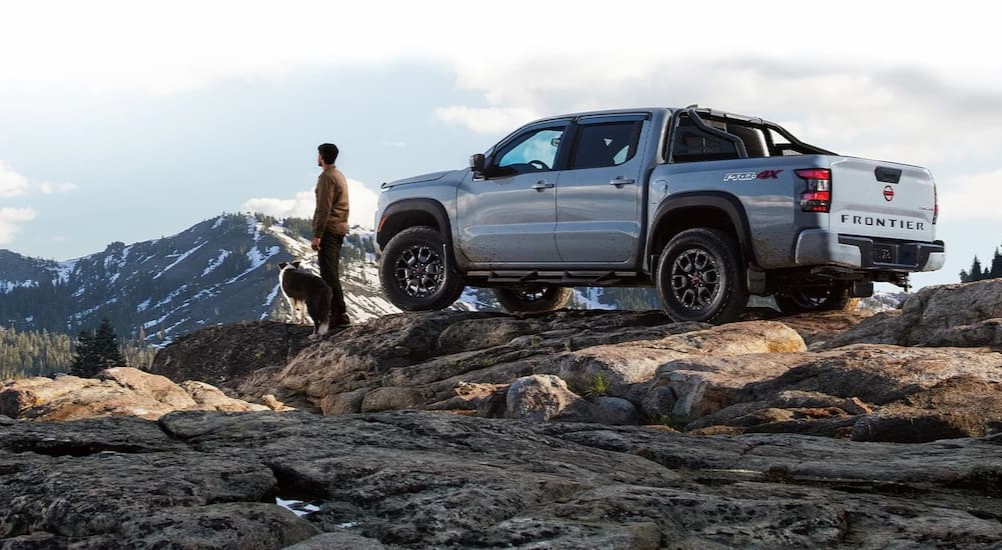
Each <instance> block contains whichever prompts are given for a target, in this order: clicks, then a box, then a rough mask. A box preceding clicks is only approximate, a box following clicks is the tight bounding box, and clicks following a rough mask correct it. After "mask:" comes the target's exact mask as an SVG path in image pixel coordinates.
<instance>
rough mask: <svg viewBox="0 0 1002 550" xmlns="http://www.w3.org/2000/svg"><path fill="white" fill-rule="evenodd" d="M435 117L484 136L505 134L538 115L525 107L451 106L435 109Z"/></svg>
mask: <svg viewBox="0 0 1002 550" xmlns="http://www.w3.org/2000/svg"><path fill="white" fill-rule="evenodd" d="M435 116H436V117H438V118H439V120H442V121H444V122H448V123H450V124H458V125H461V126H465V127H467V128H469V129H470V130H473V131H474V132H481V133H485V134H498V133H502V134H504V133H507V132H509V131H511V130H514V129H515V128H518V127H519V126H520V125H522V124H525V123H526V122H529V121H531V120H533V119H536V118H539V117H540V115H539V114H538V113H536V112H535V111H533V110H532V109H529V108H526V107H479V108H478V107H467V106H463V105H453V106H451V107H440V108H438V109H435Z"/></svg>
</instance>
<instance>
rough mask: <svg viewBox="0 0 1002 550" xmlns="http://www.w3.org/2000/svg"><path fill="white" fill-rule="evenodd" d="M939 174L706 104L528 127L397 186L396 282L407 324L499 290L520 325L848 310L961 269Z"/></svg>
mask: <svg viewBox="0 0 1002 550" xmlns="http://www.w3.org/2000/svg"><path fill="white" fill-rule="evenodd" d="M938 213H939V207H938V204H937V199H936V184H935V182H934V180H933V178H932V175H931V173H930V172H929V171H928V170H926V169H924V168H920V167H917V166H911V165H907V164H900V163H893V162H884V161H876V160H867V159H862V158H856V157H849V156H842V155H838V154H836V153H833V152H831V151H827V150H825V149H821V148H819V147H816V146H813V145H809V144H807V143H804V142H803V141H801V140H799V139H797V138H796V137H794V136H793V135H792V134H791V133H790V132H788V131H787V130H785V129H784V128H782V127H781V126H780V125H778V124H776V123H773V122H769V121H767V120H763V119H761V118H755V117H748V116H741V115H736V114H732V113H726V112H721V111H715V110H711V109H706V108H699V107H698V106H695V105H692V106H689V107H685V108H649V109H628V110H612V111H600V112H586V113H576V114H568V115H561V116H554V117H548V118H544V119H541V120H537V121H535V122H532V123H530V124H527V125H525V126H523V127H521V128H519V129H517V130H515V131H514V132H512V133H511V134H510V135H508V136H507V137H505V138H504V139H502V140H501V141H499V142H498V143H497V144H496V145H494V146H493V147H491V148H490V149H488V150H487V151H486V152H484V153H482V154H475V155H473V156H472V157H470V163H469V167H467V168H464V169H460V170H452V171H445V172H436V173H432V174H425V175H421V176H416V177H411V178H407V179H401V180H397V181H393V182H388V183H384V184H383V186H382V192H381V193H380V197H379V205H378V209H377V212H376V227H377V231H376V240H377V243H378V245H379V247H380V250H381V255H380V267H379V274H380V281H381V285H382V288H383V290H384V292H385V294H386V295H387V297H388V298H389V299H390V301H391V302H393V303H394V304H395V305H396V306H398V307H399V308H401V309H403V310H407V311H417V310H434V309H442V308H445V307H448V306H449V305H451V304H452V303H453V302H454V301H455V300H456V299H457V298H458V297H459V296H460V294H461V293H462V292H463V289H464V288H465V287H466V286H474V287H490V288H492V289H493V291H494V294H495V296H496V297H497V299H498V302H499V303H500V304H501V305H502V306H503V307H504V308H505V309H507V310H509V311H511V312H539V311H548V310H552V309H557V308H560V307H563V306H565V305H566V303H567V301H568V298H569V296H570V287H590V286H627V287H645V286H646V287H651V286H653V287H655V288H656V289H657V293H658V296H659V298H660V300H661V304H662V306H663V307H664V310H665V312H666V313H667V315H668V316H669V317H671V318H672V319H673V320H676V321H707V322H711V323H722V322H727V321H731V320H733V319H735V318H736V317H737V316H738V315H739V314H740V313H741V312H742V310H743V309H744V308H745V306H746V304H747V301H748V297H749V295H750V294H754V295H760V296H768V295H772V296H774V297H775V301H776V303H777V305H778V306H779V308H780V309H781V310H782V311H784V312H786V313H798V312H806V311H814V310H825V309H841V308H844V307H846V305H847V304H849V303H850V302H851V301H852V300H851V298H853V297H864V296H869V295H871V294H872V293H873V283H874V282H889V283H893V284H895V285H898V286H900V287H903V288H905V289H907V288H908V285H909V283H908V276H909V273H911V272H916V271H932V270H936V269H939V268H940V267H942V266H943V262H944V260H945V248H944V244H943V242H942V241H938V240H936V239H935V231H936V218H937V216H938Z"/></svg>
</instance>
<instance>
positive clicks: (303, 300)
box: [278, 261, 334, 337]
mask: <svg viewBox="0 0 1002 550" xmlns="http://www.w3.org/2000/svg"><path fill="white" fill-rule="evenodd" d="M300 263H301V262H298V261H296V262H291V263H289V262H282V263H280V264H278V268H279V272H278V284H279V287H280V288H281V289H282V294H283V295H284V296H285V299H286V300H288V302H289V307H291V308H292V321H293V322H296V321H297V317H298V321H299V323H298V324H301V325H305V324H307V323H306V315H307V314H309V316H310V318H311V319H313V336H314V337H319V336H323V335H324V334H327V330H328V329H329V328H330V321H331V297H332V296H333V295H334V292H333V291H332V290H331V287H330V286H328V285H327V283H326V282H324V280H323V279H321V278H320V277H317V276H316V275H314V274H312V273H310V272H308V271H306V270H303V269H300V268H299V264H300Z"/></svg>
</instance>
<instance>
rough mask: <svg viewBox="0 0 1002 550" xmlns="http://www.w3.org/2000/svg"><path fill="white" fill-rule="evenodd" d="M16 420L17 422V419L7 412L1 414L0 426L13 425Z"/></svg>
mask: <svg viewBox="0 0 1002 550" xmlns="http://www.w3.org/2000/svg"><path fill="white" fill-rule="evenodd" d="M14 422H16V420H14V419H13V418H11V417H9V416H7V415H5V414H0V426H13V425H14Z"/></svg>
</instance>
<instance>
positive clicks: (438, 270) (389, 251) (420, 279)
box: [379, 226, 463, 311]
mask: <svg viewBox="0 0 1002 550" xmlns="http://www.w3.org/2000/svg"><path fill="white" fill-rule="evenodd" d="M379 282H380V283H381V284H382V287H383V292H384V293H385V294H386V297H387V298H389V299H390V301H391V302H393V305H395V306H397V307H399V308H400V309H402V310H404V311H428V310H436V309H445V308H447V307H449V306H450V305H452V303H453V302H455V301H456V300H457V299H458V298H459V295H460V294H462V293H463V281H462V278H461V277H460V276H459V274H458V273H456V272H455V270H453V269H452V267H451V266H450V265H449V262H448V259H447V256H446V252H445V241H444V239H443V238H442V235H441V233H439V232H438V231H436V230H435V229H433V228H431V227H426V226H421V227H411V228H410V229H405V230H403V231H401V232H400V233H397V234H396V235H395V236H394V237H393V238H392V239H390V242H388V243H386V247H385V248H383V255H382V259H381V260H380V264H379Z"/></svg>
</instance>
